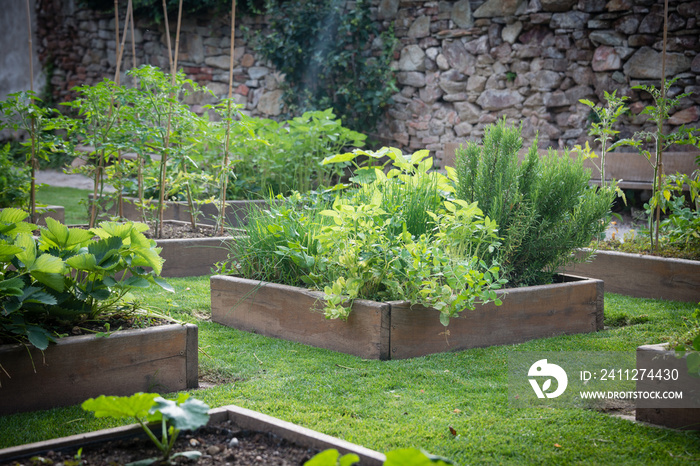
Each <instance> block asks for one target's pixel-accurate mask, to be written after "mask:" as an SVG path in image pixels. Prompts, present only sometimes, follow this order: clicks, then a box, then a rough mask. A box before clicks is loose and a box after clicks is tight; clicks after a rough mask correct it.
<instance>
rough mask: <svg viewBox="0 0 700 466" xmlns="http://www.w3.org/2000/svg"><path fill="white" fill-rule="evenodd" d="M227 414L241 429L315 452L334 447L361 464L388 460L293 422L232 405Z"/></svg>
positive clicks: (227, 408)
mask: <svg viewBox="0 0 700 466" xmlns="http://www.w3.org/2000/svg"><path fill="white" fill-rule="evenodd" d="M224 409H226V410H227V411H228V414H229V419H230V420H231V421H232V422H233V423H234V424H236V425H237V426H238V427H240V428H242V429H248V430H253V431H256V432H270V433H272V434H274V435H276V436H278V437H281V438H283V439H285V440H288V441H290V442H293V443H296V444H297V445H302V446H305V447H308V448H312V449H315V450H320V451H323V450H327V449H329V448H335V449H336V450H338V451H339V452H340V453H341V454H343V455H344V454H347V453H355V454H356V455H357V456H359V457H360V464H361V465H363V466H364V465H371V466H381V465H382V464H384V461H385V460H386V456H384V455H383V454H381V453H378V452H376V451H374V450H370V449H369V448H365V447H362V446H360V445H356V444H354V443H350V442H347V441H345V440H342V439H339V438H336V437H331V436H330V435H326V434H323V433H320V432H316V431H314V430H311V429H307V428H306V427H302V426H298V425H296V424H292V423H291V422H286V421H282V420H280V419H277V418H274V417H272V416H268V415H266V414H262V413H259V412H256V411H251V410H249V409H245V408H241V407H239V406H235V405H230V406H226V407H224Z"/></svg>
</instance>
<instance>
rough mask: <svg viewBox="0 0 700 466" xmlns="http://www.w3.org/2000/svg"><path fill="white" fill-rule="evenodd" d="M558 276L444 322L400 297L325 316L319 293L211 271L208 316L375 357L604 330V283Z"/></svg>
mask: <svg viewBox="0 0 700 466" xmlns="http://www.w3.org/2000/svg"><path fill="white" fill-rule="evenodd" d="M563 277H564V281H563V283H555V284H552V285H542V286H534V287H523V288H514V289H508V290H506V291H504V292H500V294H501V297H502V298H503V305H501V306H495V305H493V303H491V304H486V305H481V306H477V308H476V309H475V310H473V311H464V312H463V313H462V314H461V316H460V317H459V318H454V319H451V320H450V325H449V326H448V327H444V326H442V324H440V320H439V312H438V311H436V310H434V309H425V308H422V307H420V306H413V307H411V306H410V305H409V304H408V303H406V302H399V301H396V302H386V303H380V302H374V301H366V300H356V301H355V302H354V304H353V310H352V312H351V313H350V316H349V318H348V320H347V321H341V320H328V319H326V318H325V317H324V315H323V313H322V312H321V308H322V305H321V304H322V299H323V293H321V292H316V291H309V290H306V289H303V288H296V287H292V286H287V285H278V284H274V283H266V282H259V281H256V280H247V279H242V278H238V277H230V276H223V275H214V276H212V277H211V279H210V283H211V303H212V320H213V321H214V322H218V323H220V324H223V325H227V326H229V327H233V328H237V329H239V330H244V331H247V332H254V333H259V334H261V335H265V336H270V337H275V338H282V339H285V340H291V341H296V342H299V343H303V344H307V345H311V346H316V347H320V348H326V349H330V350H333V351H340V352H343V353H348V354H352V355H355V356H359V357H362V358H366V359H380V360H387V359H405V358H412V357H418V356H424V355H427V354H434V353H441V352H445V351H458V350H464V349H468V348H476V347H484V346H492V345H502V344H513V343H521V342H524V341H528V340H531V339H535V338H546V337H551V336H555V335H562V334H572V333H584V332H594V331H597V330H601V329H602V328H603V312H604V310H603V282H602V281H601V280H595V279H588V278H582V277H575V276H567V275H565V276H563ZM503 295H505V296H503ZM447 331H449V332H447Z"/></svg>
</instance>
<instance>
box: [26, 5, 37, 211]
mask: <svg viewBox="0 0 700 466" xmlns="http://www.w3.org/2000/svg"><path fill="white" fill-rule="evenodd" d="M27 29H28V31H29V90H30V91H31V93H32V94H31V97H30V104H31V105H34V56H33V53H32V49H33V48H34V45H33V44H32V13H31V6H30V4H29V0H27ZM35 125H36V122H35V120H34V116H32V117H31V131H30V135H29V137H30V139H31V140H32V149H31V155H30V158H29V166H30V170H31V184H30V188H29V204H30V206H29V209H30V211H29V212H30V214H29V215H30V216H29V219H30V221H31V222H32V223H34V222H36V168H37V160H36V128H35Z"/></svg>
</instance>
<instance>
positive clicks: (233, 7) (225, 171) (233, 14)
mask: <svg viewBox="0 0 700 466" xmlns="http://www.w3.org/2000/svg"><path fill="white" fill-rule="evenodd" d="M235 35H236V0H231V49H230V50H229V53H230V58H229V66H228V107H227V109H226V114H227V117H228V120H227V124H226V140H225V142H224V163H223V164H222V170H223V173H222V183H221V209H220V215H221V230H220V231H219V232H220V233H221V235H222V236H223V234H224V219H225V218H226V190H227V189H228V164H229V157H228V151H229V143H230V137H231V98H232V97H233V52H234V42H235Z"/></svg>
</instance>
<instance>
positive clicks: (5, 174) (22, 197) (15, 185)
mask: <svg viewBox="0 0 700 466" xmlns="http://www.w3.org/2000/svg"><path fill="white" fill-rule="evenodd" d="M30 187H31V174H30V171H29V170H28V169H27V167H26V166H20V165H17V164H16V163H15V162H14V160H13V159H12V158H11V157H10V145H9V144H6V145H5V146H4V147H2V148H0V208H4V207H20V208H22V207H25V205H26V204H28V202H29V190H30Z"/></svg>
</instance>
